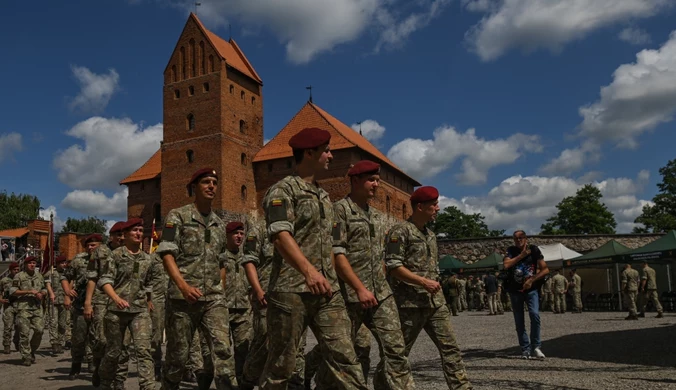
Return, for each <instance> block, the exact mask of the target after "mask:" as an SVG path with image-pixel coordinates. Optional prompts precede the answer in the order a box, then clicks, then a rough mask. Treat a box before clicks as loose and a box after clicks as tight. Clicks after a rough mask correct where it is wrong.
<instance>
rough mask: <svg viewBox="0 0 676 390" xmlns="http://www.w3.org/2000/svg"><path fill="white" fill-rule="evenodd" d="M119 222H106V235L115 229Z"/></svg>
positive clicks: (112, 220)
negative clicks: (114, 226)
mask: <svg viewBox="0 0 676 390" xmlns="http://www.w3.org/2000/svg"><path fill="white" fill-rule="evenodd" d="M117 222H118V221H116V220H114V219H107V220H106V234H108V232H109V231H110V229H112V228H113V225H115V224H116V223H117Z"/></svg>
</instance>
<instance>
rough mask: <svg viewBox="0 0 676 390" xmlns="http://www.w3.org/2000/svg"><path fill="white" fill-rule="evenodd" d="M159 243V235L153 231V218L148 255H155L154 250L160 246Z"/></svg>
mask: <svg viewBox="0 0 676 390" xmlns="http://www.w3.org/2000/svg"><path fill="white" fill-rule="evenodd" d="M159 241H160V235H159V234H158V233H157V230H155V218H153V229H152V235H151V236H150V253H155V250H156V249H157V247H158V246H159V245H160V244H159Z"/></svg>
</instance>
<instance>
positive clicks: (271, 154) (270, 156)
mask: <svg viewBox="0 0 676 390" xmlns="http://www.w3.org/2000/svg"><path fill="white" fill-rule="evenodd" d="M306 127H319V128H323V129H326V130H328V131H329V132H330V133H331V149H332V150H338V149H347V148H354V147H356V148H359V149H361V150H363V151H365V152H368V153H370V154H371V155H372V156H373V157H375V158H376V159H378V160H380V161H381V162H383V163H385V164H387V165H389V166H390V167H392V168H394V169H395V170H397V171H399V172H401V173H402V174H403V175H405V176H406V177H408V178H409V179H411V180H412V181H413V182H414V183H415V185H416V186H419V185H421V184H420V183H418V181H417V180H415V179H414V178H412V177H411V176H409V175H408V174H406V172H404V171H402V170H401V169H400V168H399V167H397V166H396V165H395V164H394V163H393V162H392V161H390V159H388V158H387V157H386V156H385V155H384V154H383V153H382V152H381V151H380V150H378V148H376V147H375V146H373V144H371V143H370V142H369V141H368V140H367V139H366V138H364V137H363V136H362V135H360V134H359V133H357V132H356V131H354V130H353V129H352V128H351V127H349V126H348V125H346V124H344V123H343V122H341V121H339V120H338V119H336V118H335V117H333V116H332V115H331V114H329V113H328V112H326V111H324V110H323V109H321V108H320V107H319V106H317V105H316V104H314V103H311V102H308V103H307V104H305V106H303V108H301V110H300V111H298V113H297V114H296V115H295V116H294V117H293V118H292V119H291V121H289V123H287V124H286V126H284V128H283V129H282V130H281V131H280V132H279V133H278V134H277V135H276V136H275V137H274V138H273V139H271V140H270V141H269V142H268V143H267V144H265V146H263V148H262V149H261V150H259V151H258V153H256V156H255V157H254V159H253V161H254V162H260V161H267V160H274V159H278V158H285V157H291V156H292V155H293V152H292V151H291V147H290V146H289V139H290V138H291V137H292V136H294V135H295V134H296V133H297V132H299V131H300V130H302V129H304V128H306Z"/></svg>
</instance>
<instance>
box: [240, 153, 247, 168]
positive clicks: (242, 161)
mask: <svg viewBox="0 0 676 390" xmlns="http://www.w3.org/2000/svg"><path fill="white" fill-rule="evenodd" d="M239 161H240V162H241V163H242V165H246V153H242V155H241V156H239Z"/></svg>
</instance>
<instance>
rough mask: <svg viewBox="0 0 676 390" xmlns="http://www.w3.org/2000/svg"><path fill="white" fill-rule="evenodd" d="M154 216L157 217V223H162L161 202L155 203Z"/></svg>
mask: <svg viewBox="0 0 676 390" xmlns="http://www.w3.org/2000/svg"><path fill="white" fill-rule="evenodd" d="M153 218H155V223H160V224H161V223H162V207H161V206H160V204H159V203H155V204H154V205H153Z"/></svg>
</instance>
